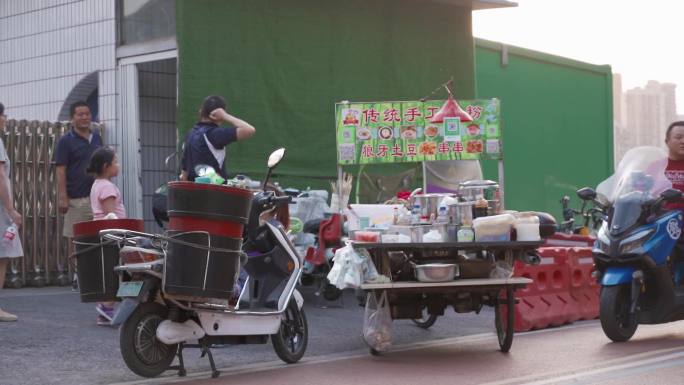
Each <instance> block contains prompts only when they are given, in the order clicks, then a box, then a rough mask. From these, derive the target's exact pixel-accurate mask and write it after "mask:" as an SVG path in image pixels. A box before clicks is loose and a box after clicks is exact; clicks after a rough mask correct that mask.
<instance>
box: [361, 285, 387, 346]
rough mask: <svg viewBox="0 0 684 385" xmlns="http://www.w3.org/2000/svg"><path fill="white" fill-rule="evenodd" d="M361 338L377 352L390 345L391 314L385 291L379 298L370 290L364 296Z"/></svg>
mask: <svg viewBox="0 0 684 385" xmlns="http://www.w3.org/2000/svg"><path fill="white" fill-rule="evenodd" d="M363 340H364V341H365V342H366V344H368V346H370V347H371V348H373V349H375V350H377V351H379V352H383V351H386V350H388V349H389V348H390V346H392V316H391V315H390V309H389V302H388V301H387V292H386V291H383V292H382V294H381V295H380V299H377V298H376V296H375V294H374V293H372V292H371V293H368V296H367V297H366V312H365V314H364V317H363Z"/></svg>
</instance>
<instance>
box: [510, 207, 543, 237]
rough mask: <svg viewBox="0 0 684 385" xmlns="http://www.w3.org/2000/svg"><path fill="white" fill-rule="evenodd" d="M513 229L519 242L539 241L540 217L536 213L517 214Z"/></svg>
mask: <svg viewBox="0 0 684 385" xmlns="http://www.w3.org/2000/svg"><path fill="white" fill-rule="evenodd" d="M514 215H515V223H514V224H513V227H514V228H515V232H516V240H518V241H539V240H541V236H540V234H539V217H538V216H537V215H536V213H516V214H514Z"/></svg>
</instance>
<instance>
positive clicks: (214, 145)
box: [180, 95, 256, 181]
mask: <svg viewBox="0 0 684 385" xmlns="http://www.w3.org/2000/svg"><path fill="white" fill-rule="evenodd" d="M199 113H200V120H199V122H197V124H195V126H194V127H193V128H192V130H190V132H189V133H188V135H187V137H186V140H185V149H184V151H183V158H182V160H181V175H180V179H181V180H189V181H194V180H195V178H197V176H198V175H197V173H196V172H195V167H196V166H197V165H200V164H204V165H208V166H211V167H213V168H214V170H215V171H216V173H217V174H219V175H220V176H221V177H223V178H226V170H225V163H226V147H227V146H228V145H229V144H231V143H233V142H236V141H240V140H244V139H247V138H250V137H252V136H253V135H254V134H255V133H256V129H255V128H254V126H252V125H251V124H249V123H247V122H245V121H244V120H242V119H239V118H237V117H235V116H233V115H231V114H229V113H228V112H226V101H225V99H224V98H223V97H221V96H217V95H211V96H207V97H206V98H205V99H204V101H203V102H202V106H201V108H200V111H199ZM223 123H226V124H228V125H229V126H228V127H220V125H221V124H223Z"/></svg>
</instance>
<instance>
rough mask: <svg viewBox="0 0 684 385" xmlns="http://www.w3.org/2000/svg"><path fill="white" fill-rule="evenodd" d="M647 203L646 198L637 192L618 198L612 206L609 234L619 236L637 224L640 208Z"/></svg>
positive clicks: (647, 199)
mask: <svg viewBox="0 0 684 385" xmlns="http://www.w3.org/2000/svg"><path fill="white" fill-rule="evenodd" d="M648 201H649V198H648V196H647V195H646V194H643V193H641V192H638V191H632V192H629V193H626V194H624V195H622V196H620V197H618V198H617V200H616V201H615V203H614V204H613V218H612V220H611V224H610V232H611V233H612V234H620V233H622V232H624V231H626V230H627V229H629V228H630V227H632V226H633V225H634V224H635V223H637V221H638V220H639V217H640V216H641V212H642V210H641V208H642V207H643V204H644V203H646V202H648Z"/></svg>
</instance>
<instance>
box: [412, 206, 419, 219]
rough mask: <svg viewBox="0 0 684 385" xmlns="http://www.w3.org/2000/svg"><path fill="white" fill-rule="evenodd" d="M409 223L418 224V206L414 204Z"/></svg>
mask: <svg viewBox="0 0 684 385" xmlns="http://www.w3.org/2000/svg"><path fill="white" fill-rule="evenodd" d="M411 214H412V215H411V222H413V223H420V205H419V204H414V205H413V210H411Z"/></svg>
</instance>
